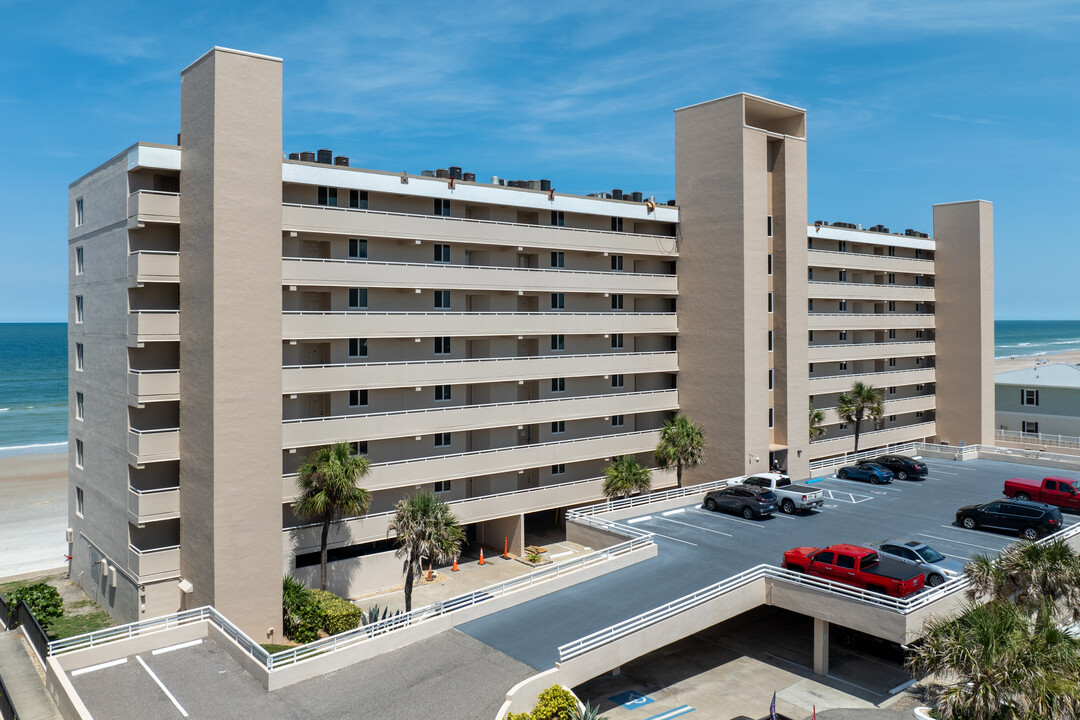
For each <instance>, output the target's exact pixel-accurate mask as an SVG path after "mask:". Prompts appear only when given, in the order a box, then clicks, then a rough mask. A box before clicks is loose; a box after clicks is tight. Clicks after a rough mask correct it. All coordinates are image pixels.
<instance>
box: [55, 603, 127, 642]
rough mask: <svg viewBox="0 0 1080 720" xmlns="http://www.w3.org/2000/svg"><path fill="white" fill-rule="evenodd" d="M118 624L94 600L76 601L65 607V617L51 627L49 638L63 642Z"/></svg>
mask: <svg viewBox="0 0 1080 720" xmlns="http://www.w3.org/2000/svg"><path fill="white" fill-rule="evenodd" d="M115 624H116V621H115V620H113V619H112V618H111V617H110V616H109V613H107V612H105V611H104V610H102V609H101V608H99V607H98V606H97V605H96V604H95V603H94V602H93V601H92V600H76V601H75V602H73V603H70V604H68V605H66V606H65V607H64V617H62V618H60V619H59V620H54V621H53V623H52V624H51V625H50V626H49V630H48V633H49V637H50V638H51V639H53V640H62V639H64V638H69V637H72V636H74V635H82V634H83V633H88V632H93V631H95V630H103V629H105V628H107V627H112V626H113V625H115Z"/></svg>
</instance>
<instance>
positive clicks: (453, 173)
mask: <svg viewBox="0 0 1080 720" xmlns="http://www.w3.org/2000/svg"><path fill="white" fill-rule="evenodd" d="M450 177H451V178H453V179H454V180H460V179H461V168H460V167H458V166H457V165H451V166H450Z"/></svg>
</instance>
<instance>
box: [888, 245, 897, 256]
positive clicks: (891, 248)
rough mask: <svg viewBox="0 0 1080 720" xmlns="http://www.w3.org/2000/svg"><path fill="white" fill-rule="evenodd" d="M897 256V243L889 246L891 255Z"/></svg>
mask: <svg viewBox="0 0 1080 720" xmlns="http://www.w3.org/2000/svg"><path fill="white" fill-rule="evenodd" d="M895 256H896V246H895V245H890V246H889V257H895Z"/></svg>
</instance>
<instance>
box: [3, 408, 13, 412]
mask: <svg viewBox="0 0 1080 720" xmlns="http://www.w3.org/2000/svg"><path fill="white" fill-rule="evenodd" d="M10 409H11V408H0V412H7V411H8V410H10Z"/></svg>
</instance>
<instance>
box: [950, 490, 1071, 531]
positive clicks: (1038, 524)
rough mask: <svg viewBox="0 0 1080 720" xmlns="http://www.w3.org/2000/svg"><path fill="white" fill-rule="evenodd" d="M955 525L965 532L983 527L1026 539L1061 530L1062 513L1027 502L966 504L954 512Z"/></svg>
mask: <svg viewBox="0 0 1080 720" xmlns="http://www.w3.org/2000/svg"><path fill="white" fill-rule="evenodd" d="M956 522H958V523H960V524H961V525H963V526H964V527H966V528H967V529H968V530H974V529H975V528H986V529H987V530H1004V531H1005V532H1013V533H1016V534H1017V535H1019V536H1020V537H1022V538H1025V539H1027V540H1038V539H1039V538H1040V537H1042V536H1043V535H1049V534H1050V533H1052V532H1056V531H1058V530H1061V529H1062V528H1063V527H1064V525H1062V522H1061V510H1059V509H1057V508H1056V507H1054V506H1053V505H1047V504H1046V503H1039V502H1031V501H1030V500H1009V499H1008V498H1006V499H1003V500H995V501H993V502H988V503H983V504H982V505H966V506H964V507H962V508H960V509H959V510H957V511H956Z"/></svg>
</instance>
